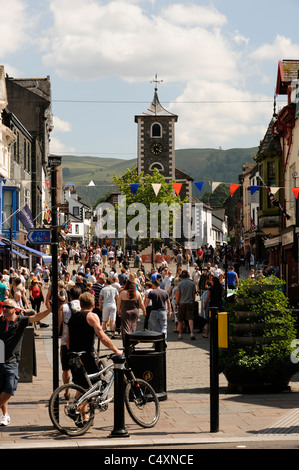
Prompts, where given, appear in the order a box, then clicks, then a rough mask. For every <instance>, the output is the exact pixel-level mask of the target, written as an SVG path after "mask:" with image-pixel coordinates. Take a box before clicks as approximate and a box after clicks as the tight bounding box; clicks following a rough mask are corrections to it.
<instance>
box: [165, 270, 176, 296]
mask: <svg viewBox="0 0 299 470" xmlns="http://www.w3.org/2000/svg"><path fill="white" fill-rule="evenodd" d="M165 274H166V275H165V277H164V289H165V290H166V292H167V293H168V294H169V290H170V286H171V283H172V281H173V279H174V276H173V275H172V271H168V270H166V271H165Z"/></svg>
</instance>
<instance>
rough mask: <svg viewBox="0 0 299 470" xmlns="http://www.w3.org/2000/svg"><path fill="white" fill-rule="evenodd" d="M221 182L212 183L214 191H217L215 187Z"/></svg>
mask: <svg viewBox="0 0 299 470" xmlns="http://www.w3.org/2000/svg"><path fill="white" fill-rule="evenodd" d="M219 184H221V183H218V182H217V183H212V193H213V192H214V191H215V189H216V188H217V187H218V186H219Z"/></svg>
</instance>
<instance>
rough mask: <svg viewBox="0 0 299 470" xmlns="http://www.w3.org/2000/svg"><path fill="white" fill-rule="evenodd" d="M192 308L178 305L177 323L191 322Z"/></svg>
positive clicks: (187, 305) (191, 305) (192, 317)
mask: <svg viewBox="0 0 299 470" xmlns="http://www.w3.org/2000/svg"><path fill="white" fill-rule="evenodd" d="M193 319H194V306H193V304H179V305H178V321H185V320H193Z"/></svg>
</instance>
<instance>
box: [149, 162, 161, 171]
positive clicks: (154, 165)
mask: <svg viewBox="0 0 299 470" xmlns="http://www.w3.org/2000/svg"><path fill="white" fill-rule="evenodd" d="M155 168H157V170H158V171H164V167H163V165H161V163H159V162H156V163H152V164H151V166H150V171H153V170H154V169H155Z"/></svg>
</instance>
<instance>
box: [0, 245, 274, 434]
mask: <svg viewBox="0 0 299 470" xmlns="http://www.w3.org/2000/svg"><path fill="white" fill-rule="evenodd" d="M168 250H169V248H167V247H164V248H162V249H161V250H157V252H156V254H155V261H156V263H157V265H156V267H153V268H147V269H146V268H145V265H144V264H142V259H141V256H140V253H139V252H138V251H135V252H134V251H132V252H131V251H130V252H126V253H124V251H123V250H122V248H121V247H120V246H116V247H110V246H107V247H106V246H102V247H99V246H98V247H89V248H85V247H81V246H79V245H77V246H73V245H66V244H65V243H64V242H61V244H60V247H59V256H58V271H59V272H58V275H59V281H58V292H57V294H56V295H57V297H58V307H59V310H58V328H59V336H60V348H61V365H62V378H63V382H64V383H69V381H70V377H71V373H72V375H73V377H72V378H73V381H75V383H78V384H82V380H83V379H82V376H81V377H77V376H76V372H75V371H73V370H71V367H70V363H69V355H68V353H69V351H70V350H77V351H79V350H85V351H87V353H86V357H85V358H84V360H83V362H84V364H85V366H86V368H87V370H88V372H90V373H91V372H93V371H94V370H95V368H96V367H97V366H96V363H95V354H94V338H95V335H97V336H98V338H99V339H100V341H101V342H102V343H103V344H104V345H106V346H107V347H108V348H110V349H111V350H112V351H113V352H114V353H116V354H121V351H120V350H119V349H118V348H117V347H116V346H115V345H114V343H113V341H112V340H113V339H115V337H116V335H118V336H119V338H121V339H122V343H123V346H124V345H125V336H126V334H129V333H133V332H135V331H136V328H137V322H138V320H139V318H140V311H141V313H142V315H143V317H144V323H143V328H144V329H145V330H146V329H149V330H152V331H157V332H161V333H164V337H165V341H166V342H167V330H168V328H169V323H168V318H172V320H173V322H174V323H173V324H174V331H175V332H176V333H177V338H178V339H179V340H180V339H182V337H183V334H184V333H187V334H190V339H191V340H195V339H196V338H195V335H194V328H195V320H196V317H197V316H198V314H199V311H200V310H201V314H202V315H203V316H204V317H205V320H206V326H205V330H202V331H201V332H202V335H203V337H204V338H208V335H209V321H208V318H209V315H208V311H209V309H210V308H211V307H217V308H219V309H220V308H221V307H222V305H223V300H224V292H225V285H227V288H228V289H235V288H237V287H238V284H239V270H238V267H236V265H235V263H234V264H233V261H234V255H233V256H232V257H230V261H231V262H232V263H231V265H230V266H229V267H228V269H227V273H226V274H227V277H225V272H224V270H223V268H222V269H221V268H220V267H219V266H221V265H222V264H223V251H222V250H221V249H219V250H218V249H217V250H214V249H212V247H202V248H199V249H198V250H197V251H196V252H195V251H194V250H188V249H184V250H183V249H182V248H180V247H173V248H172V249H171V250H170V255H169V256H168V260H169V257H170V259H171V266H174V269H173V270H171V269H170V267H169V262H167V261H166V259H167V254H168ZM238 256H239V255H238ZM227 259H228V258H227ZM244 263H245V255H244ZM147 266H148V265H147ZM270 274H271V275H272V274H277V273H276V271H275V269H274V268H269V267H265V266H261V265H260V264H259V263H257V264H256V266H255V269H253V268H252V269H251V271H250V274H249V277H251V278H252V277H254V278H258V277H259V276H267V275H270ZM51 281H52V276H51V267H50V268H49V267H48V266H42V265H40V264H37V265H36V266H35V267H34V269H33V270H32V271H29V269H28V268H26V267H24V266H21V267H19V268H18V269H16V270H15V269H13V268H11V269H10V270H3V273H0V340H1V342H2V341H4V343H5V346H6V345H7V344H9V347H5V360H4V362H3V363H1V361H0V408H1V409H2V413H3V414H2V416H1V417H0V424H1V425H7V424H9V423H10V418H9V415H8V400H9V398H10V397H11V396H13V395H14V392H15V390H16V386H17V380H15V379H14V378H15V377H16V375H17V370H16V369H15V367H17V364H18V361H19V356H20V347H21V346H20V344H21V342H20V340H21V338H22V334H23V332H24V329H25V328H26V326H28V325H31V324H32V325H34V326H35V335H38V329H39V328H47V327H48V326H49V325H48V324H46V323H43V322H42V320H43V319H44V318H45V317H46V316H47V315H48V314H49V313H50V312H51V310H52V309H51V303H52V302H51V299H52V296H53V295H54V293H53V288H52V282H51ZM200 304H201V308H199V305H200ZM42 308H44V310H42ZM82 332H84V334H83V333H82ZM0 346H1V343H0ZM0 354H1V347H0Z"/></svg>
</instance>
